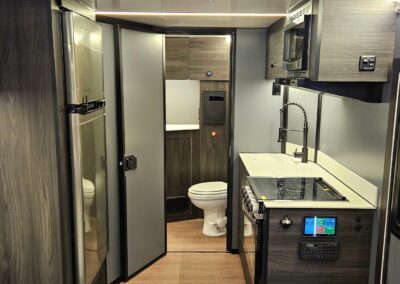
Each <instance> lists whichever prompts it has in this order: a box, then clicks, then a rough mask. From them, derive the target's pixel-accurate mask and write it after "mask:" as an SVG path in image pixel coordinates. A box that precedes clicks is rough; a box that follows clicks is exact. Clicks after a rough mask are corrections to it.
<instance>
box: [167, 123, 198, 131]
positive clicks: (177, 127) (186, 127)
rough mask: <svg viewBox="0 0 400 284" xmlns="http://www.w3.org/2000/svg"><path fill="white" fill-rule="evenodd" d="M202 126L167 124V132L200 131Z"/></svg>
mask: <svg viewBox="0 0 400 284" xmlns="http://www.w3.org/2000/svg"><path fill="white" fill-rule="evenodd" d="M198 129H200V126H199V125H198V124H167V125H166V130H167V131H185V130H198Z"/></svg>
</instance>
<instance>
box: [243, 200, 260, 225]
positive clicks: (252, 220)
mask: <svg viewBox="0 0 400 284" xmlns="http://www.w3.org/2000/svg"><path fill="white" fill-rule="evenodd" d="M242 211H243V213H244V214H245V215H246V217H247V219H248V220H249V221H250V223H252V224H253V225H255V224H256V221H257V220H256V218H254V217H253V216H251V214H250V212H248V211H247V209H246V208H245V206H244V204H242Z"/></svg>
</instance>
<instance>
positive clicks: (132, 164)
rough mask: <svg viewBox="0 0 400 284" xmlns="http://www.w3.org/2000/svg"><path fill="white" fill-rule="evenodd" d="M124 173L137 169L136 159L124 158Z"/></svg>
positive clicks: (132, 157)
mask: <svg viewBox="0 0 400 284" xmlns="http://www.w3.org/2000/svg"><path fill="white" fill-rule="evenodd" d="M124 164H125V171H134V170H136V169H137V158H136V157H135V156H134V155H131V156H126V157H125V163H124Z"/></svg>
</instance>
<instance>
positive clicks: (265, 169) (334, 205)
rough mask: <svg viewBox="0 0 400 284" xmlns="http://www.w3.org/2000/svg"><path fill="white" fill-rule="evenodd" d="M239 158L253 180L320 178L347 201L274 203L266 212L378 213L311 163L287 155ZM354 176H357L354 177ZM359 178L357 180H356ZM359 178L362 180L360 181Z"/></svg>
mask: <svg viewBox="0 0 400 284" xmlns="http://www.w3.org/2000/svg"><path fill="white" fill-rule="evenodd" d="M240 158H241V160H242V162H243V164H244V166H245V167H246V170H247V172H248V173H249V175H250V176H266V177H275V178H279V177H321V178H322V179H324V180H325V181H326V182H327V183H328V184H330V185H331V186H332V187H333V188H335V189H336V190H337V191H338V192H339V193H340V194H342V195H343V196H346V198H347V201H293V200H271V201H264V204H265V206H266V207H267V208H329V209H375V208H376V206H375V205H374V204H372V203H370V202H368V201H367V200H366V199H364V198H363V197H361V196H360V195H359V194H357V193H356V192H360V191H361V192H362V190H360V189H351V188H349V187H348V186H346V185H345V184H344V183H343V182H341V181H340V180H339V179H338V178H336V177H335V176H334V175H332V174H331V173H329V172H328V171H326V170H325V169H324V168H322V167H321V166H320V165H318V164H316V163H313V162H308V163H302V162H301V161H300V159H296V158H293V157H292V156H290V155H286V154H270V153H241V154H240ZM354 175H355V174H354ZM357 177H358V176H357ZM358 178H360V177H358Z"/></svg>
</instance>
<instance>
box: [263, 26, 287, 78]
mask: <svg viewBox="0 0 400 284" xmlns="http://www.w3.org/2000/svg"><path fill="white" fill-rule="evenodd" d="M286 22H287V20H286V19H281V20H279V21H278V22H276V23H275V24H273V25H272V26H271V27H269V28H268V31H267V55H266V69H265V71H266V72H265V78H266V79H275V78H286V72H285V70H284V69H283V64H282V61H283V41H284V36H283V28H284V26H285V24H286Z"/></svg>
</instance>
